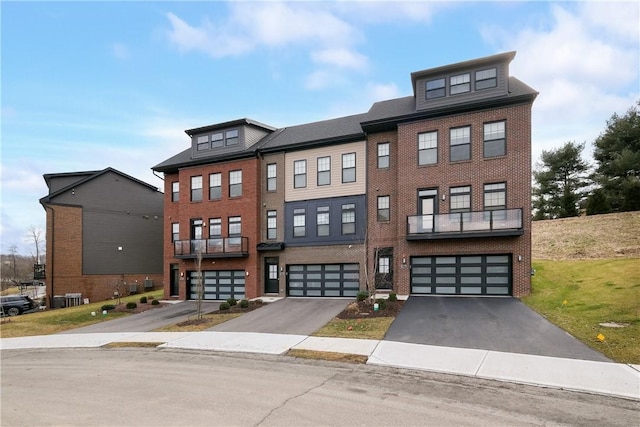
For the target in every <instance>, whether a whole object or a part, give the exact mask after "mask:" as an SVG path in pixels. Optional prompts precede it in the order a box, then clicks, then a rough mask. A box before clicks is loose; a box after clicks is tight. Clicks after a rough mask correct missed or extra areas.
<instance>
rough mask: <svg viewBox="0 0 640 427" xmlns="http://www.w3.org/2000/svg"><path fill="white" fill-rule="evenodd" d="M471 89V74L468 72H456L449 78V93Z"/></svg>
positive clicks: (453, 93) (454, 93)
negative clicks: (455, 74)
mask: <svg viewBox="0 0 640 427" xmlns="http://www.w3.org/2000/svg"><path fill="white" fill-rule="evenodd" d="M469 91H471V75H470V74H469V73H465V74H458V75H457V76H451V77H450V78H449V93H450V94H451V95H456V94H458V93H464V92H469Z"/></svg>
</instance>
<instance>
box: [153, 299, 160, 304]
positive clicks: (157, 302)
mask: <svg viewBox="0 0 640 427" xmlns="http://www.w3.org/2000/svg"><path fill="white" fill-rule="evenodd" d="M151 305H160V301H158V300H157V299H154V300H152V301H151Z"/></svg>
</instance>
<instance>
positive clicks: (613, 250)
mask: <svg viewBox="0 0 640 427" xmlns="http://www.w3.org/2000/svg"><path fill="white" fill-rule="evenodd" d="M532 240H533V259H534V260H537V259H550V260H565V259H601V258H640V211H636V212H623V213H616V214H607V215H593V216H581V217H575V218H563V219H554V220H545V221H534V222H533V228H532Z"/></svg>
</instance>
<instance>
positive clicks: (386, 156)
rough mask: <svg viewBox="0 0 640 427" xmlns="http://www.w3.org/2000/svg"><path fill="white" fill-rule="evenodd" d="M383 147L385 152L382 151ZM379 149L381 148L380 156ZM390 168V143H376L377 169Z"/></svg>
mask: <svg viewBox="0 0 640 427" xmlns="http://www.w3.org/2000/svg"><path fill="white" fill-rule="evenodd" d="M385 147H386V150H385V149H384V148H385ZM381 148H383V153H382V154H380V149H381ZM385 151H386V153H385ZM383 163H386V164H383ZM390 167H391V143H390V142H380V143H378V169H389V168H390Z"/></svg>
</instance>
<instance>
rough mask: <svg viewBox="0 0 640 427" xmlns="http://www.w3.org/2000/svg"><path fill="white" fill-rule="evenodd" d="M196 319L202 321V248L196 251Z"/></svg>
mask: <svg viewBox="0 0 640 427" xmlns="http://www.w3.org/2000/svg"><path fill="white" fill-rule="evenodd" d="M196 294H197V300H196V301H197V302H196V317H197V319H198V320H200V319H202V299H203V297H204V280H203V277H202V248H201V247H199V246H198V248H197V249H196Z"/></svg>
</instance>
